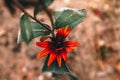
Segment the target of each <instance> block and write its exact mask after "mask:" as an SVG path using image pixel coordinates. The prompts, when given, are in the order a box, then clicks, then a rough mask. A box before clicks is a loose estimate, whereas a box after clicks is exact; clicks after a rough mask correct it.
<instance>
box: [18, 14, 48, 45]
mask: <svg viewBox="0 0 120 80" xmlns="http://www.w3.org/2000/svg"><path fill="white" fill-rule="evenodd" d="M43 25H44V26H46V27H48V28H50V27H49V26H48V25H47V24H43ZM49 34H50V31H48V30H46V29H45V28H44V27H43V26H42V25H40V24H39V23H37V22H31V21H30V20H29V18H28V16H27V15H23V16H22V17H21V20H20V31H19V34H18V40H17V42H18V43H21V42H23V41H24V42H25V43H27V44H28V43H29V42H30V41H31V40H32V39H33V38H36V37H39V36H45V35H49Z"/></svg>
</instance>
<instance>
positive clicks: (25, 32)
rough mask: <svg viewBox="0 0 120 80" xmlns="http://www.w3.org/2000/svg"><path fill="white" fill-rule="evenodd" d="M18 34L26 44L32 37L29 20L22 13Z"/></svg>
mask: <svg viewBox="0 0 120 80" xmlns="http://www.w3.org/2000/svg"><path fill="white" fill-rule="evenodd" d="M20 35H21V36H20V37H21V38H22V39H21V40H23V41H25V42H26V43H27V44H28V43H29V42H30V41H31V40H32V38H33V33H32V28H31V24H30V20H29V18H28V16H27V15H23V16H22V17H21V19H20Z"/></svg>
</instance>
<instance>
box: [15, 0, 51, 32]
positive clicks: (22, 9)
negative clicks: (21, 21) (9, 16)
mask: <svg viewBox="0 0 120 80" xmlns="http://www.w3.org/2000/svg"><path fill="white" fill-rule="evenodd" d="M15 5H16V7H17V8H19V9H20V10H21V11H22V12H23V13H24V14H26V15H28V16H29V17H30V18H32V19H33V20H35V21H36V22H38V23H39V24H40V25H42V27H44V28H45V29H47V30H48V31H50V32H51V33H52V30H51V29H50V28H48V27H46V26H45V25H44V24H43V23H41V22H40V21H39V20H37V19H36V18H35V17H33V16H32V15H30V14H29V13H28V12H26V11H25V10H24V8H23V7H22V6H21V5H20V4H19V3H18V2H17V1H16V0H15Z"/></svg>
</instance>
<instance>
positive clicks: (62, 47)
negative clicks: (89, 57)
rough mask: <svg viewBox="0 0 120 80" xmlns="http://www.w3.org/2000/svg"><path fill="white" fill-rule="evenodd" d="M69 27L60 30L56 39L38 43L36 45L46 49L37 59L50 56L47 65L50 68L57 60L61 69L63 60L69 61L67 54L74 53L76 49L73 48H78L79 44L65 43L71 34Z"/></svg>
mask: <svg viewBox="0 0 120 80" xmlns="http://www.w3.org/2000/svg"><path fill="white" fill-rule="evenodd" d="M71 30H72V29H69V28H68V26H66V27H65V29H63V28H60V29H58V30H57V33H56V37H55V38H54V37H51V38H50V39H51V41H45V42H37V43H36V45H37V46H40V47H43V48H45V49H44V50H43V51H42V52H40V53H39V54H38V55H37V59H40V58H41V57H43V56H46V55H48V54H49V55H50V57H49V60H48V63H47V65H48V66H50V65H51V64H52V63H53V61H54V60H55V59H57V62H58V65H59V67H61V66H62V65H61V61H62V59H63V60H64V61H67V52H68V51H69V52H72V51H73V50H74V49H73V48H71V47H75V46H78V44H79V43H77V42H72V41H65V38H66V37H67V36H68V34H69V33H70V32H71Z"/></svg>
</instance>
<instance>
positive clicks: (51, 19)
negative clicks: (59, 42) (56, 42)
mask: <svg viewBox="0 0 120 80" xmlns="http://www.w3.org/2000/svg"><path fill="white" fill-rule="evenodd" d="M39 3H40V5H42V8H43V9H44V11H45V12H46V14H47V15H48V17H49V19H50V22H51V26H52V35H53V37H55V34H54V30H55V28H54V22H53V17H52V14H51V11H50V10H49V9H48V8H47V6H46V5H45V2H44V1H42V0H40V1H39Z"/></svg>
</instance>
